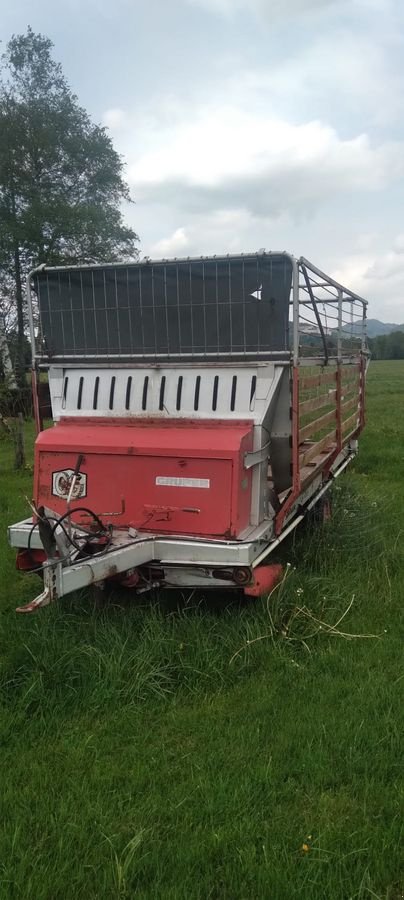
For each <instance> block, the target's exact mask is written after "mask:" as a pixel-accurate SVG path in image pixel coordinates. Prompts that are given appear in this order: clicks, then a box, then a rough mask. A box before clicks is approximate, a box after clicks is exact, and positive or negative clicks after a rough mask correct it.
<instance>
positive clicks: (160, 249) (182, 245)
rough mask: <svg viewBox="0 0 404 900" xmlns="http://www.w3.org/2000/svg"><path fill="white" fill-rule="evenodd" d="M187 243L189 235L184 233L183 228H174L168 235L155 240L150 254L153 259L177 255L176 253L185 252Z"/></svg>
mask: <svg viewBox="0 0 404 900" xmlns="http://www.w3.org/2000/svg"><path fill="white" fill-rule="evenodd" d="M189 243H190V240H189V236H188V234H187V233H186V231H185V228H176V230H175V231H174V233H173V234H172V235H170V237H167V238H162V239H161V240H160V241H157V243H156V244H153V245H152V247H151V249H150V255H151V256H152V257H154V258H155V259H157V258H167V257H170V256H177V255H178V254H182V253H185V251H186V249H187V247H188V246H189Z"/></svg>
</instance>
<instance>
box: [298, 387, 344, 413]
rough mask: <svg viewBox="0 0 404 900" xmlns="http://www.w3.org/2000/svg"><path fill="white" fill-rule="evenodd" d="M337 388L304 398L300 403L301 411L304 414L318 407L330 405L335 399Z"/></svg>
mask: <svg viewBox="0 0 404 900" xmlns="http://www.w3.org/2000/svg"><path fill="white" fill-rule="evenodd" d="M336 393H337V392H336V390H334V391H328V393H327V394H320V396H319V397H311V398H310V399H309V400H303V403H299V413H300V415H301V416H304V415H305V413H308V412H313V411H314V410H316V409H322V408H323V406H329V405H330V404H331V403H334V401H335V395H336Z"/></svg>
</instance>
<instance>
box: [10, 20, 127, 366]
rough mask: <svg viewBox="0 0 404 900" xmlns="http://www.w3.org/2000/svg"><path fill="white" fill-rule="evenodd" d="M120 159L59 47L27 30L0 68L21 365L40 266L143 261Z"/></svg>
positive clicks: (12, 285) (13, 291)
mask: <svg viewBox="0 0 404 900" xmlns="http://www.w3.org/2000/svg"><path fill="white" fill-rule="evenodd" d="M124 200H126V201H129V200H130V197H129V191H128V187H127V185H126V183H125V181H124V178H123V163H122V160H121V158H120V156H119V155H118V154H117V153H116V151H115V150H114V148H113V145H112V142H111V139H110V138H109V136H108V133H107V131H106V130H105V128H102V127H100V126H99V125H96V124H94V123H93V122H92V121H91V120H90V118H89V116H88V114H87V113H86V111H85V110H84V109H83V108H82V107H81V106H80V105H79V102H78V100H77V97H76V96H75V95H74V94H73V93H72V91H71V90H70V88H69V86H68V84H67V81H66V79H65V77H64V75H63V73H62V69H61V66H60V65H59V64H58V63H56V62H55V61H54V59H53V57H52V43H51V41H50V40H49V39H48V38H46V37H44V36H43V35H41V34H35V33H34V32H33V31H32V29H31V28H28V30H27V32H26V34H22V35H17V36H14V37H12V39H11V40H10V42H9V43H8V45H7V50H6V52H5V54H4V55H3V58H2V67H1V70H0V293H2V294H3V295H4V297H5V298H6V299H9V298H10V296H11V298H13V299H14V303H15V308H16V313H17V316H16V318H17V322H16V326H17V331H18V338H19V368H20V372H19V374H20V381H21V377H22V376H21V372H22V371H23V368H24V349H23V342H24V328H25V321H24V304H23V281H24V277H25V275H26V274H27V272H28V271H29V270H30V269H31V268H32V267H33V266H34V265H36V264H39V263H43V262H45V263H47V264H49V265H56V264H68V263H80V262H92V261H96V260H105V259H110V260H115V259H117V258H122V257H124V258H126V257H127V258H130V257H134V256H136V252H137V251H136V241H137V235H136V234H135V232H134V231H133V230H132V229H131V228H128V227H127V226H125V225H124V223H123V219H122V212H121V205H122V201H124Z"/></svg>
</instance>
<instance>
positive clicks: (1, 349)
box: [0, 318, 17, 390]
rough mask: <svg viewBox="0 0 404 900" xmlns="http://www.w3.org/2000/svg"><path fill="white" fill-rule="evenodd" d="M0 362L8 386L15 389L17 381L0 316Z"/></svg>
mask: <svg viewBox="0 0 404 900" xmlns="http://www.w3.org/2000/svg"><path fill="white" fill-rule="evenodd" d="M0 362H1V365H2V368H3V372H4V378H5V381H6V384H7V386H8V387H10V388H11V389H12V390H16V389H17V382H16V380H15V374H14V369H13V365H12V362H11V357H10V351H9V349H8V343H7V337H6V330H5V327H4V325H3V322H2V320H1V318H0Z"/></svg>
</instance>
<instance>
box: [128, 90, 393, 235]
mask: <svg viewBox="0 0 404 900" xmlns="http://www.w3.org/2000/svg"><path fill="white" fill-rule="evenodd" d="M155 147H157V148H158V149H152V150H150V151H149V152H146V153H144V154H143V155H142V156H141V157H140V158H139V159H138V160H136V161H135V162H132V163H131V164H130V165H129V167H128V177H129V180H130V182H131V184H132V186H133V188H134V191H135V195H136V197H137V199H138V200H139V201H140V202H145V201H148V202H152V201H154V202H156V201H158V202H166V203H173V202H175V203H176V205H177V206H178V207H179V208H181V209H184V210H188V211H191V210H200V211H202V210H204V211H206V210H211V211H217V210H223V209H238V208H243V209H246V210H248V211H249V212H250V213H251V214H252V215H255V216H264V217H268V218H269V217H271V216H278V215H279V214H280V213H283V212H285V211H288V212H290V213H292V214H293V215H298V216H300V217H301V216H302V215H304V216H305V217H307V216H309V217H310V216H311V215H312V213H313V210H314V209H315V208H316V207H317V206H318V205H321V204H324V203H328V202H329V201H330V199H331V198H332V197H333V196H336V195H339V194H340V193H341V192H343V191H350V192H351V191H375V190H379V189H381V188H383V187H385V186H386V185H387V184H389V183H390V182H391V181H392V180H394V179H395V178H397V177H398V176H401V175H402V174H403V173H404V154H403V145H402V144H401V143H395V142H384V143H380V144H379V145H377V144H374V145H373V144H372V143H371V141H370V139H369V137H368V136H367V135H366V134H359V135H354V136H352V137H350V138H342V137H340V136H339V135H338V133H337V132H336V130H335V129H334V128H332V127H331V126H330V125H327V124H326V123H324V122H321V121H312V122H306V123H303V124H300V125H296V124H292V123H291V122H288V121H286V120H283V119H281V118H279V117H278V118H273V117H272V118H270V117H268V116H265V115H264V114H259V113H258V112H257V113H250V112H247V111H244V110H243V109H237V108H234V107H233V108H231V107H226V106H215V107H205V108H203V109H201V110H199V111H197V112H195V114H194V116H193V117H192V116H191V115H190V114H188V116H186V115H185V112H184V117H183V120H182V122H180V123H177V124H175V125H174V126H173V128H171V129H170V128H166V129H165V130H164V131H163V132H160V135H159V137H158V136H157V135H156V141H155Z"/></svg>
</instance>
